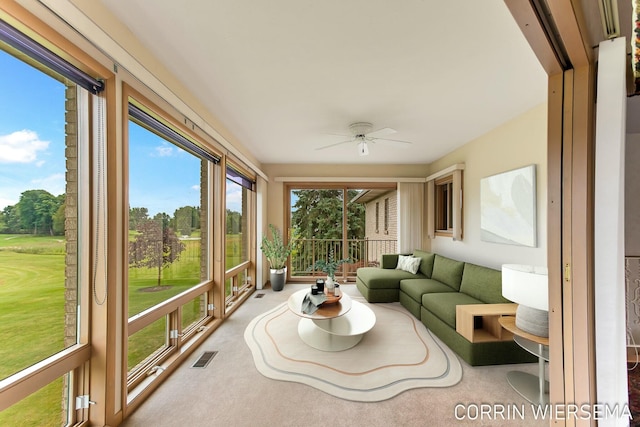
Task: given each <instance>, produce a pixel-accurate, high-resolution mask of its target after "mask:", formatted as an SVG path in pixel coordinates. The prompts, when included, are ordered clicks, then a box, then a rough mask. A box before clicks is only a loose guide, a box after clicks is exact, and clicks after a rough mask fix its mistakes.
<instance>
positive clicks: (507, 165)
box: [430, 104, 547, 268]
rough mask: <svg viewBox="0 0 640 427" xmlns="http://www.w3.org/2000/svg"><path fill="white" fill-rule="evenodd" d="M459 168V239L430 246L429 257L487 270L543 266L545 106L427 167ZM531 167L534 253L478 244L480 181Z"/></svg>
mask: <svg viewBox="0 0 640 427" xmlns="http://www.w3.org/2000/svg"><path fill="white" fill-rule="evenodd" d="M456 163H464V164H465V170H464V181H463V239H462V241H457V242H454V241H452V240H451V238H448V237H436V238H435V239H434V240H432V241H431V251H433V252H436V253H440V254H443V255H446V256H450V257H452V258H455V259H459V260H464V261H470V262H474V263H477V264H480V265H485V266H488V267H493V268H500V266H501V265H502V264H507V263H519V264H533V265H542V266H546V265H547V238H546V232H547V106H546V104H544V105H540V106H538V107H536V108H534V109H532V110H530V111H528V112H526V113H525V114H523V115H521V116H519V117H516V118H515V119H513V120H511V121H510V122H508V123H506V124H504V125H502V126H500V127H498V128H496V129H493V130H492V131H490V132H489V133H487V134H485V135H483V136H481V137H479V138H477V139H475V140H473V141H471V142H469V143H468V144H466V145H465V146H463V147H461V148H459V149H457V150H455V151H453V152H452V153H450V154H448V155H446V156H444V157H443V158H441V159H439V160H437V161H435V162H433V163H432V164H431V165H430V173H435V172H437V171H439V170H442V169H445V168H447V167H449V166H451V165H453V164H456ZM531 164H535V165H536V176H537V185H536V187H537V198H536V201H537V212H536V214H537V247H536V248H529V247H524V246H512V245H502V244H497V243H488V242H483V241H481V240H480V180H481V179H482V178H484V177H487V176H491V175H495V174H497V173H500V172H505V171H508V170H512V169H516V168H519V167H521V166H527V165H531Z"/></svg>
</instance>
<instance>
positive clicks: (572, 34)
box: [546, 0, 595, 69]
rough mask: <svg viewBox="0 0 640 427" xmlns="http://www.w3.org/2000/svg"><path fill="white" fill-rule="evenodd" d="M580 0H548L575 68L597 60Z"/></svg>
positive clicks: (559, 34)
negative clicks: (590, 42) (589, 38)
mask: <svg viewBox="0 0 640 427" xmlns="http://www.w3.org/2000/svg"><path fill="white" fill-rule="evenodd" d="M580 3H581V2H580V1H579V0H554V1H547V2H546V4H547V5H548V7H549V12H551V16H552V17H553V20H554V22H555V24H556V28H557V30H558V36H559V37H560V39H561V40H562V43H563V45H564V48H565V51H566V53H567V55H568V57H569V59H570V61H571V64H572V66H573V68H574V69H577V68H581V67H584V66H589V65H590V64H593V63H594V62H595V53H594V51H593V49H591V46H590V44H589V40H588V34H587V31H586V30H582V29H583V28H586V25H585V23H584V14H583V13H582V6H581V4H580Z"/></svg>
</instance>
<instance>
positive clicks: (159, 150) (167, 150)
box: [156, 144, 173, 157]
mask: <svg viewBox="0 0 640 427" xmlns="http://www.w3.org/2000/svg"><path fill="white" fill-rule="evenodd" d="M156 156H158V157H170V156H173V147H172V146H171V145H169V144H162V145H160V146H158V147H156Z"/></svg>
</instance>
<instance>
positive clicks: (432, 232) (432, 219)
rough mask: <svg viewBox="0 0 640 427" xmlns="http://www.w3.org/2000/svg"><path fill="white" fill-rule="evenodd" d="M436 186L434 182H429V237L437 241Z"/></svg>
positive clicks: (427, 210)
mask: <svg viewBox="0 0 640 427" xmlns="http://www.w3.org/2000/svg"><path fill="white" fill-rule="evenodd" d="M435 194H436V185H435V182H434V181H433V180H431V181H428V182H427V209H426V212H425V213H426V215H427V237H428V238H429V239H435V237H436V204H435V203H434V201H435Z"/></svg>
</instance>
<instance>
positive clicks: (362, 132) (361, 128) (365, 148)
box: [316, 122, 411, 156]
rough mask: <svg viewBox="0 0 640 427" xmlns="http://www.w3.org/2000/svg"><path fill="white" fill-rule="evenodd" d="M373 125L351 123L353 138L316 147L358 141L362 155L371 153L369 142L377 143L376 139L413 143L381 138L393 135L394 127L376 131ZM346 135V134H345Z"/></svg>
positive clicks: (359, 152) (350, 128)
mask: <svg viewBox="0 0 640 427" xmlns="http://www.w3.org/2000/svg"><path fill="white" fill-rule="evenodd" d="M371 129H373V125H372V124H371V123H369V122H355V123H351V124H350V125H349V132H350V133H351V139H349V140H347V141H341V142H336V143H335V144H329V145H325V146H324V147H319V148H316V150H324V149H325V148H331V147H335V146H337V145H342V144H346V143H349V142H356V143H357V147H358V154H359V155H360V156H368V155H369V144H368V143H369V142H371V143H375V142H376V140H381V141H389V142H398V143H401V144H411V142H409V141H400V140H397V139H388V138H381V137H382V136H386V135H391V134H394V133H396V131H395V130H394V129H391V128H382V129H378V130H376V131H373V132H372V131H371ZM345 136H346V135H345Z"/></svg>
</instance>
